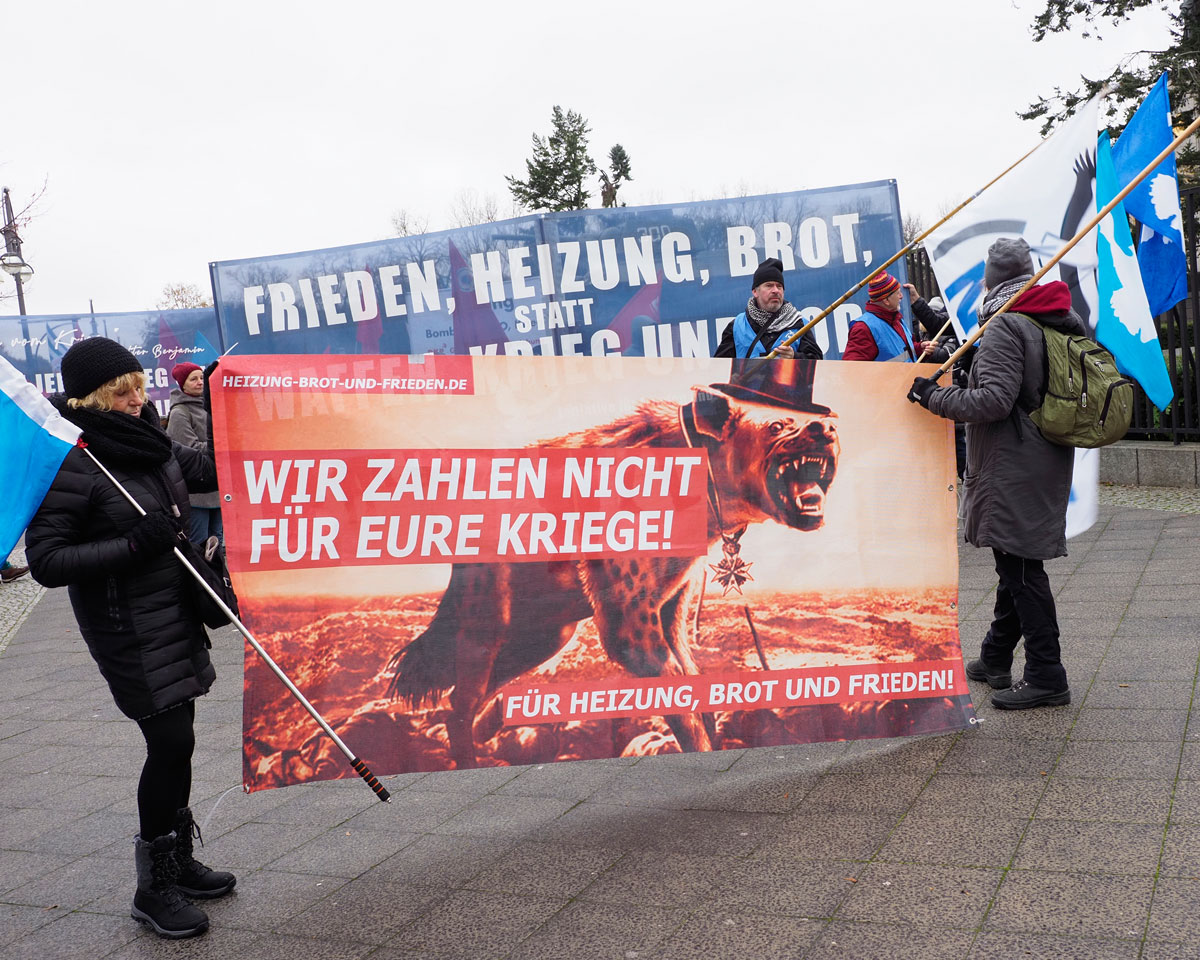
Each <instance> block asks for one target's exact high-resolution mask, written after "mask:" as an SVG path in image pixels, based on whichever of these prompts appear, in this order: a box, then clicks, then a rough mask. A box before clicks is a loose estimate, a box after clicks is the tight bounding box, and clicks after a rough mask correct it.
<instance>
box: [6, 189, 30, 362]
mask: <svg viewBox="0 0 1200 960" xmlns="http://www.w3.org/2000/svg"><path fill="white" fill-rule="evenodd" d="M3 204H4V226H3V227H0V233H3V234H4V253H3V254H0V267H2V268H3V269H4V272H5V273H7V274H8V275H9V276H10V277H12V278H13V282H15V283H16V285H17V313H18V314H19V315H20V317H21V339H23V340H24V341H25V360H26V361H27V362H30V363H32V361H33V348H32V347H31V346H30V343H29V324H28V321H26V319H25V281H26V280H28V279H29V278H30V277H32V276H33V267H31V266H30V265H29V264H27V263H26V262H25V258H24V257H22V256H21V237H20V235H19V234H18V233H17V223H16V218H15V217H14V216H13V208H12V200H11V199H10V198H9V195H8V187H5V188H4V194H3Z"/></svg>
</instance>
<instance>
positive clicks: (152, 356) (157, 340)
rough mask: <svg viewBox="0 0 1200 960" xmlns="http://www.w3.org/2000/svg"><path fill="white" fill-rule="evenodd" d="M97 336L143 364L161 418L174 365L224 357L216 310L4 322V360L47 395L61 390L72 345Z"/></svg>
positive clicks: (0, 340)
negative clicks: (61, 374)
mask: <svg viewBox="0 0 1200 960" xmlns="http://www.w3.org/2000/svg"><path fill="white" fill-rule="evenodd" d="M96 336H99V337H108V338H109V339H110V340H116V341H117V342H118V343H120V344H123V345H124V346H125V347H128V348H129V350H130V351H131V352H132V353H133V355H134V356H135V357H138V358H139V359H140V360H141V361H142V367H143V368H144V369H145V371H146V393H147V394H148V396H149V398H150V399H151V400H153V401H154V404H155V406H156V407H157V409H158V412H159V413H160V414H165V413H166V412H167V407H168V397H169V396H170V393H171V388H172V387H174V386H175V385H176V384H175V381H174V380H172V379H171V369H172V368H173V367H174V366H175V364H177V363H183V362H184V361H188V362H190V363H198V364H200V365H201V366H204V365H205V364H207V363H208V362H209V361H212V360H215V359H217V357H218V356H220V355H221V352H222V347H221V337H220V331H219V329H218V326H217V315H216V312H215V311H214V310H213V308H212V307H197V308H195V309H190V310H140V311H134V312H130V313H65V314H43V315H40V316H25V317H21V316H16V317H0V355H2V356H3V357H4V358H5V359H6V360H8V361H9V362H10V363H11V364H12V365H13V366H14V367H16V368H17V369H18V370H19V371H21V373H22V374H24V376H25V378H26V379H27V380H29V382H30V383H32V384H33V385H34V386H35V387H37V388H38V389H39V390H41V391H42V393H45V394H50V393H58V392H59V391H61V390H62V382H61V380H60V377H59V368H60V366H61V365H62V356H63V354H64V353H66V352H67V350H68V349H69V348H70V346H71V344H73V343H75V342H76V341H77V340H83V339H86V338H87V337H96Z"/></svg>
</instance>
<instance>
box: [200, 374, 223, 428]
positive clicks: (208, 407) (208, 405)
mask: <svg viewBox="0 0 1200 960" xmlns="http://www.w3.org/2000/svg"><path fill="white" fill-rule="evenodd" d="M220 362H221V361H220V359H219V358H218V359H216V360H214V361H213V362H212V363H210V364H209V365H208V366H207V367H205V368H204V401H203V402H204V412H205V413H207V414H208V415H209V416H210V417H211V416H212V394H210V393H209V392H208V381H209V380H211V379H212V375H213V374H214V373H216V372H217V364H218V363H220ZM209 436H212V431H211V430H210V431H209Z"/></svg>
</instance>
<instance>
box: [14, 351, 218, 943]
mask: <svg viewBox="0 0 1200 960" xmlns="http://www.w3.org/2000/svg"><path fill="white" fill-rule="evenodd" d="M61 372H62V384H63V389H64V394H65V395H58V396H55V397H52V398H50V399H51V402H52V403H53V404H54V405H55V407H56V408H57V409H58V410H59V412H60V413H61V414H62V415H63V416H64V417H65V418H66V419H68V420H70V421H71V422H72V423H74V424H76V425H77V426H78V427H80V428H81V429H82V431H83V435H82V440H83V442H84V443H85V444H86V445H87V450H88V451H90V453H91V454H93V455H94V456H95V458H96V460H95V461H93V460H92V459H91V458H90V457H89V456H88V454H87V453H85V451H84V450H83V449H82V448H80V447H75V448H74V449H72V450H71V451H70V452H69V453H68V454H67V456H66V458H65V459H64V461H63V464H62V466H61V467H60V469H59V471H58V474H57V475H56V476H55V478H54V482H53V484H52V485H51V487H50V490H49V492H48V493H47V494H46V497H45V499H44V500H43V501H42V505H41V507H40V508H39V509H38V512H37V513H36V514H35V516H34V518H33V520H32V521H31V522H30V524H29V529H28V531H27V532H26V535H25V542H26V556H27V559H28V561H29V565H30V567H31V569H32V571H33V575H34V577H35V578H36V579H37V581H38V582H39V583H41V584H42V585H44V586H47V587H60V586H66V587H67V589H68V592H69V596H70V599H71V607H72V609H73V610H74V613H75V619H76V621H77V622H78V624H79V630H80V633H82V635H83V639H84V641H85V642H86V643H87V646H88V650H89V652H90V653H91V655H92V657H93V658H94V659H95V661H96V663H97V664H98V665H99V667H100V672H101V674H103V676H104V678H105V680H107V681H108V685H109V689H110V690H111V691H112V695H113V699H114V700H115V701H116V704H117V707H118V708H119V709H120V710H121V712H122V713H124V714H125V715H126V716H128V717H130V718H131V719H133V720H134V721H136V722H137V724H138V727H139V728H140V729H141V732H142V735H143V736H144V737H145V740H146V762H145V765H144V766H143V768H142V774H141V779H140V780H139V782H138V787H137V803H138V820H139V828H140V830H139V833H138V835H137V836H136V837H135V838H134V860H135V863H136V866H137V891H136V893H135V894H134V900H133V908H132V916H133V917H134V918H135V919H137V920H140V921H142V922H144V923H148V924H149V925H150V926H151V927H153V929H154V930H155V932H156V933H158V934H160V935H161V936H164V937H170V938H179V937H188V936H194V935H196V934H199V933H203V932H204V931H205V930H206V929H207V928H208V918H207V916H205V914H204V912H203V911H202V910H200V909H199V908H198V907H196V906H195V905H193V904H192V903H191V902H189V900H188V899H187V897H193V898H212V897H219V896H222V895H224V894H226V893H228V892H229V891H230V890H232V889H233V887H234V884H235V882H236V881H235V878H234V877H233V875H232V874H229V873H224V872H220V871H215V870H211V869H210V868H208V867H206V866H205V865H204V864H202V863H200V862H199V861H198V860H196V859H195V858H194V857H193V856H192V838H193V831H194V830H195V822H194V820H193V819H192V812H191V809H190V808H189V806H188V803H189V795H190V793H191V779H192V770H191V758H192V751H193V748H194V746H195V732H194V729H193V725H194V719H195V700H196V698H197V697H199V696H202V695H203V694H205V693H207V692H208V690H209V688H210V687H211V686H212V683H213V680H214V679H215V676H216V674H215V671H214V670H213V666H212V663H211V661H210V659H209V655H208V647H209V642H208V636H207V634H206V633H205V631H204V626H203V624H202V623H201V621H200V619H199V618H198V616H197V615H196V613H195V612H194V610H193V609H192V607H191V601H190V595H189V591H188V589H187V585H186V583H185V580H184V578H185V577H187V576H190V574H188V573H187V572H186V571H185V570H184V569H183V567H182V566H181V565H180V563H179V562H178V561H177V559H176V557H175V556H174V553H173V552H172V550H173V546H174V545H175V543H176V542H178V537H179V536H180V535H181V534H182V533H183V529H184V524H186V523H187V520H188V515H187V511H188V491H189V490H196V491H200V490H211V489H214V488H215V487H216V468H215V465H214V463H213V458H212V453H211V450H198V449H195V448H192V447H185V446H183V445H181V444H178V443H175V442H173V441H172V440H171V439H170V438H169V437H168V436H167V435H166V434H165V433H164V432H163V431H162V429H161V428H160V427H159V425H158V415H157V414H156V413H155V410H154V405H153V404H151V403H147V402H146V392H145V383H146V375H145V373H144V372H143V370H142V366H141V363H140V362H139V361H138V360H137V358H136V357H134V355H133V354H132V353H130V352H129V351H128V350H127V349H125V347H123V346H121V345H120V344H119V343H116V342H115V341H112V340H108V339H105V338H103V337H92V338H89V339H86V340H81V341H79V342H78V343H76V344H74V345H73V346H72V347H71V348H70V349H69V350H68V351H67V352H66V354H65V355H64V356H63V359H62V371H61ZM96 461H99V463H101V464H103V465H104V466H105V467H106V468H107V469H108V470H109V472H110V473H111V474H112V475H113V477H115V478H116V480H118V481H119V482H120V483H121V484H122V485H123V486H124V487H125V489H126V490H127V491H128V492H129V493H130V495H131V496H132V497H133V498H134V499H135V500H136V501H137V503H138V504H139V505H140V506H141V507H142V509H143V510H144V511H145V515H144V516H142V515H140V514H139V513H138V511H137V510H136V509H135V508H134V507H133V505H132V504H130V503H129V502H128V501H127V500H126V499H125V497H124V496H123V495H122V493H121V492H120V491H119V490H118V489H117V487H116V485H115V484H114V483H113V482H112V481H111V480H110V479H108V478H107V477H106V476H105V475H104V473H103V472H102V471H101V469H100V467H99V466H97V464H96ZM196 835H197V836H198V830H197V831H196Z"/></svg>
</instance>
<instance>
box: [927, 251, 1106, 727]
mask: <svg viewBox="0 0 1200 960" xmlns="http://www.w3.org/2000/svg"><path fill="white" fill-rule="evenodd" d="M1032 277H1033V258H1032V257H1031V256H1030V253H1029V245H1028V244H1027V243H1026V242H1025V241H1024V240H1023V239H1021V238H1020V237H1018V238H1016V239H1014V240H1010V239H1007V238H1003V239H1000V240H997V241H996V242H995V243H993V244H992V245H991V247H990V248H989V249H988V256H987V263H986V264H985V266H984V285H985V287H986V292H985V293H984V297H983V306H981V307H980V308H979V322H980V324H985V323H986V324H987V326H986V327H985V329H984V332H983V336H981V337H980V338H979V349H978V352H977V353H976V355H975V360H974V362H973V363H972V364H971V372H970V374H969V375H968V378H967V385H966V386H965V387H958V386H945V387H941V386H938V384H937V383H936V382H935V381H934V380H931V379H928V378H926V377H917V378H916V379H915V380H914V381H913V385H912V389H911V390H910V391H909V394H908V399H909V400H911V401H912V402H913V403H919V404H921V406H923V407H925V409H927V410H929V411H930V412H931V413H936V414H937V415H938V416H941V417H946V418H948V419H951V420H960V421H965V422H966V425H967V469H966V473H964V474H963V511H964V513H965V515H966V524H965V531H964V532H965V536H966V539H967V542H968V543H972V544H974V545H975V546H977V547H991V548H992V553H993V554H994V556H995V559H996V574H997V576H998V577H999V580H1000V582H999V585H998V586H997V587H996V604H995V609H994V611H993V619H992V625H991V627H990V628H989V629H988V632H987V635H986V636H985V637H984V638H983V645H982V646H981V647H980V650H979V659H977V660H972V661H971V662H970V663H968V664H967V668H966V672H967V676H968V677H970V678H971V679H972V680H978V681H982V682H985V683H987V684H988V685H989V686H991V687H992V688H994V689H995V690H996V692H995V693H994V694H993V695H992V703H993V704H994V705H995V706H997V707H1000V708H1001V709H1005V710H1025V709H1028V708H1030V707H1051V706H1062V705H1064V704H1068V703H1070V702H1071V691H1070V689H1069V688H1068V686H1067V672H1066V670H1064V669H1063V665H1062V651H1061V649H1060V647H1059V642H1058V637H1059V633H1058V613H1057V611H1056V609H1055V606H1054V595H1053V594H1052V593H1051V591H1050V579H1049V577H1047V576H1046V571H1045V569H1044V567H1043V565H1042V562H1043V561H1044V560H1049V559H1052V558H1053V557H1065V556H1066V555H1067V541H1066V526H1067V500H1068V498H1069V497H1070V494H1071V472H1072V467H1073V466H1074V462H1075V451H1074V450H1073V449H1072V448H1071V447H1064V446H1060V445H1059V444H1056V443H1051V442H1050V441H1049V440H1047V439H1046V438H1045V437H1043V436H1042V434H1041V432H1040V431H1039V430H1038V428H1037V427H1036V426H1035V425H1034V423H1033V421H1032V420H1030V419H1029V412H1030V411H1031V410H1035V409H1037V408H1038V407H1039V406H1041V402H1042V397H1043V396H1044V394H1045V392H1046V342H1045V340H1044V338H1043V335H1042V331H1041V329H1040V328H1039V327H1038V326H1037V325H1036V324H1034V323H1032V322H1031V321H1030V319H1029V318H1030V317H1033V318H1035V319H1036V320H1037V321H1038V322H1039V323H1042V324H1044V325H1045V326H1047V327H1053V328H1055V329H1058V330H1061V331H1063V332H1064V333H1071V334H1082V333H1084V328H1083V321H1081V320H1080V319H1079V316H1078V315H1077V314H1076V313H1075V311H1074V310H1072V309H1071V291H1070V289H1069V288H1068V287H1067V285H1066V284H1065V283H1063V282H1062V281H1061V280H1054V281H1052V282H1050V283H1041V284H1038V285H1037V286H1035V287H1031V288H1030V289H1029V290H1027V291H1026V292H1025V293H1023V294H1021V296H1020V297H1019V298H1018V299H1017V301H1016V303H1014V304H1013V306H1012V309H1011V310H1009V311H1008V312H1006V313H1002V314H1000V315H999V316H998V317H996V319H994V320H991V321H989V320H988V318H989V317H991V316H992V315H993V314H995V313H996V311H998V310H999V309H1000V307H1002V306H1003V305H1004V304H1005V303H1007V302H1008V300H1009V298H1010V297H1012V296H1013V295H1014V294H1015V293H1016V292H1017V291H1018V290H1020V289H1021V287H1023V286H1024V285H1025V283H1026V282H1027V281H1029V280H1030V279H1031V278H1032ZM1026 315H1028V316H1026ZM1022 637H1024V639H1025V669H1024V675H1023V677H1022V679H1020V680H1018V681H1017V682H1016V683H1013V682H1012V673H1011V671H1012V662H1013V651H1014V650H1015V649H1016V647H1017V644H1018V643H1020V641H1021V638H1022Z"/></svg>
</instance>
